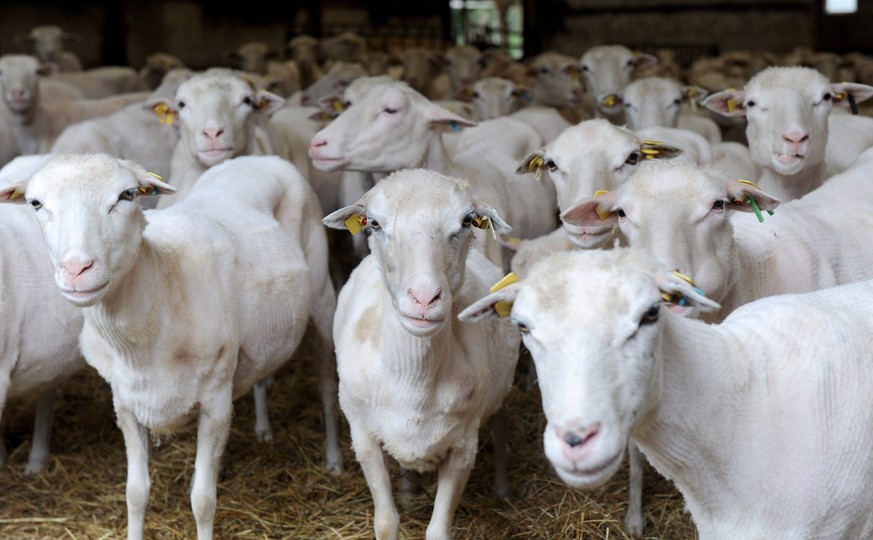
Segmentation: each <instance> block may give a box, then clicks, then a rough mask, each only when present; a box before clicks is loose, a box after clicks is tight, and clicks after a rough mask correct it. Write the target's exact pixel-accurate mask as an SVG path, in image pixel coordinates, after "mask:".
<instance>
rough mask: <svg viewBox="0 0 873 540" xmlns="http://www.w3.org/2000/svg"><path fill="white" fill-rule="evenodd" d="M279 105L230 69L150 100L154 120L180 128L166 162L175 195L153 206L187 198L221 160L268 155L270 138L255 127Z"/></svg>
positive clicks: (200, 75)
mask: <svg viewBox="0 0 873 540" xmlns="http://www.w3.org/2000/svg"><path fill="white" fill-rule="evenodd" d="M283 103H284V100H283V99H282V98H281V97H280V96H278V95H276V94H273V93H272V92H268V91H266V90H258V89H257V88H256V87H255V85H254V84H253V83H252V82H250V81H248V80H247V79H245V78H244V77H243V76H242V75H240V74H239V73H238V72H236V71H234V70H232V69H228V68H210V69H208V70H206V71H204V72H200V73H196V74H195V75H193V76H192V77H191V78H189V79H188V80H186V81H185V82H183V83H182V84H180V85H179V87H178V88H177V89H176V93H175V96H173V97H171V98H167V97H157V98H154V99H149V100H148V102H147V105H148V106H149V107H150V108H152V109H153V110H154V111H155V112H156V113H157V114H158V118H157V119H155V122H158V121H159V120H160V121H161V122H164V123H167V124H171V125H173V126H177V127H178V129H179V141H178V143H176V146H175V149H174V151H173V156H172V159H171V162H170V181H172V183H173V185H174V186H175V187H176V190H177V191H176V192H175V194H174V195H173V197H160V198H159V199H158V202H157V207H158V208H166V207H167V206H169V205H172V204H175V203H177V202H179V201H180V200H182V199H184V198H185V197H187V196H188V193H190V191H191V189H192V188H193V186H194V184H195V183H196V182H197V180H198V178H200V176H201V175H202V174H203V173H204V172H206V171H207V170H208V169H209V168H210V167H213V166H215V165H217V164H219V163H221V162H223V161H225V160H228V159H231V158H234V157H238V156H244V155H267V154H272V153H273V147H272V144H271V143H270V138H269V135H268V134H267V131H266V129H265V128H262V127H261V126H260V125H259V124H260V123H264V124H266V122H267V118H266V117H268V116H269V115H270V114H272V113H273V112H274V111H275V110H277V109H278V108H280V107H281V106H282V104H283Z"/></svg>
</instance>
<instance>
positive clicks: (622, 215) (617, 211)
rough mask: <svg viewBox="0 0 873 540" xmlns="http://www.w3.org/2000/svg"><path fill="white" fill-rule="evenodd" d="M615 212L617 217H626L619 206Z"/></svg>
mask: <svg viewBox="0 0 873 540" xmlns="http://www.w3.org/2000/svg"><path fill="white" fill-rule="evenodd" d="M616 213H617V214H618V217H620V218H623V217H627V214H626V213H625V212H624V210H623V209H621V208H619V209H618V210H616Z"/></svg>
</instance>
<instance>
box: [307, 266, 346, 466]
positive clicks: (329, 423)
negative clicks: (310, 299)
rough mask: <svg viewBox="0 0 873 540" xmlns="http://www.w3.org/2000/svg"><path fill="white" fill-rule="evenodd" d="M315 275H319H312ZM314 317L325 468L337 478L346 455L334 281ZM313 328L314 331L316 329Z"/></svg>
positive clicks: (324, 287) (326, 288)
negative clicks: (335, 334)
mask: <svg viewBox="0 0 873 540" xmlns="http://www.w3.org/2000/svg"><path fill="white" fill-rule="evenodd" d="M312 273H313V274H314V273H315V272H312ZM317 290H320V291H321V295H320V297H319V298H316V299H314V300H315V301H316V302H317V304H315V305H316V306H323V307H324V310H319V309H318V308H315V310H314V313H313V317H312V323H313V325H312V327H314V329H315V333H316V335H317V339H315V340H314V343H313V346H314V348H315V350H314V352H315V355H314V356H315V358H316V359H317V361H318V366H317V369H318V388H319V392H320V394H321V406H322V410H323V414H324V430H325V438H326V439H327V450H326V452H325V467H326V468H327V470H328V472H329V473H330V474H332V475H334V476H336V475H338V474H340V473H341V472H342V470H343V454H342V451H341V450H340V446H339V398H338V389H337V386H338V379H337V368H336V353H335V352H334V344H333V314H334V312H335V311H336V294H335V293H334V290H333V285H332V284H331V283H330V281H328V280H325V281H324V283H323V284H322V286H321V288H319V289H317ZM312 327H311V328H310V329H312Z"/></svg>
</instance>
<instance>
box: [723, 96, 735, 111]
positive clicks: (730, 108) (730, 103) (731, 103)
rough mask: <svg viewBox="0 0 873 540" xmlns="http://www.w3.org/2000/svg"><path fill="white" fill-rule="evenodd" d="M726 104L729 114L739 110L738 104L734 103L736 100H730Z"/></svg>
mask: <svg viewBox="0 0 873 540" xmlns="http://www.w3.org/2000/svg"><path fill="white" fill-rule="evenodd" d="M725 104H726V105H727V109H728V112H734V109H736V108H737V102H736V101H734V98H728V99H727V101H726V102H725Z"/></svg>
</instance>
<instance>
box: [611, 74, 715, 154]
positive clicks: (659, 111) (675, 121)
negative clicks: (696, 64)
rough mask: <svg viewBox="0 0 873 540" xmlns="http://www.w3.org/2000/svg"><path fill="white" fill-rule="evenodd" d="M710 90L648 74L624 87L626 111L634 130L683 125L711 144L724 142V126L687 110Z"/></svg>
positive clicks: (629, 123)
mask: <svg viewBox="0 0 873 540" xmlns="http://www.w3.org/2000/svg"><path fill="white" fill-rule="evenodd" d="M706 94H707V92H706V90H703V89H702V88H698V87H695V86H688V85H683V84H681V83H680V82H679V81H678V80H676V79H671V78H668V77H644V78H641V79H637V80H635V81H631V82H630V83H628V85H627V86H625V87H624V90H623V101H624V114H625V119H626V120H627V126H628V127H629V128H631V129H632V130H634V131H636V130H638V129H643V128H647V127H652V126H667V127H679V128H683V129H690V130H692V131H696V132H698V133H700V134H701V135H703V136H704V137H706V139H707V140H708V141H709V142H710V143H711V144H715V143H720V142H722V135H721V128H720V127H719V125H718V124H716V123H715V121H714V120H713V119H711V118H709V117H707V116H702V115H700V114H696V113H694V112H689V111H687V110H685V106H686V105H687V104H688V103H691V108H692V109H694V108H695V107H696V104H697V101H698V100H700V99H703V98H704V97H706Z"/></svg>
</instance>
